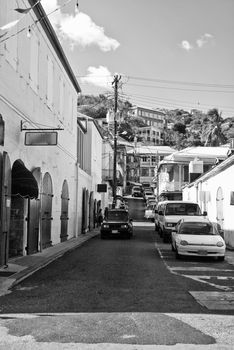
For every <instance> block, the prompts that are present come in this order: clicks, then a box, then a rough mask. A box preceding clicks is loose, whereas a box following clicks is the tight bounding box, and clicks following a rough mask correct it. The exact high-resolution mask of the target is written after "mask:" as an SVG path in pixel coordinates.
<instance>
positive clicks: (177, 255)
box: [175, 247, 181, 259]
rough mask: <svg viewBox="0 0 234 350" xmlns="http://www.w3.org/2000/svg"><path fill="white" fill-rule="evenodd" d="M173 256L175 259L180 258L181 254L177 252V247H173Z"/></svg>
mask: <svg viewBox="0 0 234 350" xmlns="http://www.w3.org/2000/svg"><path fill="white" fill-rule="evenodd" d="M175 256H176V259H180V258H181V255H180V254H179V253H178V249H177V247H175Z"/></svg>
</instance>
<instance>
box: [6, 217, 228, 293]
mask: <svg viewBox="0 0 234 350" xmlns="http://www.w3.org/2000/svg"><path fill="white" fill-rule="evenodd" d="M145 224H146V223H144V226H145ZM135 225H136V226H141V223H135ZM99 231H100V228H95V229H94V230H92V231H90V232H87V233H86V234H81V235H79V236H78V237H77V238H71V239H69V240H68V241H65V242H63V243H58V244H56V245H54V246H52V247H49V248H47V249H44V250H43V251H42V252H41V253H36V254H32V255H26V256H21V257H17V258H14V259H10V261H9V263H8V267H6V268H4V267H1V268H0V296H3V295H5V294H8V293H10V290H9V289H10V288H11V287H13V286H15V285H16V284H18V283H20V282H21V281H23V280H24V279H25V278H27V277H28V276H30V275H32V274H33V273H34V272H36V271H38V270H40V269H41V268H43V267H44V266H46V265H48V264H50V263H51V262H52V261H54V260H56V259H58V258H59V257H61V256H63V255H64V254H65V253H66V252H68V251H72V250H73V249H76V248H77V247H79V246H81V245H82V244H83V243H85V242H86V241H88V240H89V239H91V238H93V237H95V236H97V235H98V234H99ZM225 261H226V262H227V263H229V264H231V265H234V250H229V249H227V250H226V257H225Z"/></svg>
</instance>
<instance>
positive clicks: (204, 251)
mask: <svg viewBox="0 0 234 350" xmlns="http://www.w3.org/2000/svg"><path fill="white" fill-rule="evenodd" d="M198 254H199V255H207V251H206V250H198Z"/></svg>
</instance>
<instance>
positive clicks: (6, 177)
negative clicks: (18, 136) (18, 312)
mask: <svg viewBox="0 0 234 350" xmlns="http://www.w3.org/2000/svg"><path fill="white" fill-rule="evenodd" d="M0 170H1V177H0V180H1V186H0V187H1V190H0V191H1V228H0V265H7V261H8V251H9V230H10V216H11V163H10V159H9V156H8V154H7V152H3V156H2V155H1V156H0Z"/></svg>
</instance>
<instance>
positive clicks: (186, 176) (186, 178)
mask: <svg viewBox="0 0 234 350" xmlns="http://www.w3.org/2000/svg"><path fill="white" fill-rule="evenodd" d="M183 171H184V176H183V178H184V182H187V181H189V167H188V165H184V166H183Z"/></svg>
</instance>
